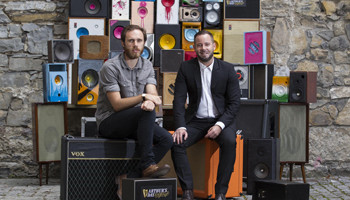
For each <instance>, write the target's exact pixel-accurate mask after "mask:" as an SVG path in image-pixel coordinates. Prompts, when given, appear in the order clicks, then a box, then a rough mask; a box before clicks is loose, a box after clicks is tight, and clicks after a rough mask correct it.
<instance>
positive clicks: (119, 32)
mask: <svg viewBox="0 0 350 200" xmlns="http://www.w3.org/2000/svg"><path fill="white" fill-rule="evenodd" d="M123 30H124V27H123V26H117V27H115V29H114V31H113V35H114V37H115V38H117V39H119V40H120V39H121V37H122V31H123Z"/></svg>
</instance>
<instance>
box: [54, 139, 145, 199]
mask: <svg viewBox="0 0 350 200" xmlns="http://www.w3.org/2000/svg"><path fill="white" fill-rule="evenodd" d="M136 149H137V143H136V142H135V141H134V140H110V139H103V138H87V137H84V138H81V137H73V136H65V137H62V161H61V191H60V193H61V195H60V196H61V199H103V200H115V199H118V198H117V189H118V187H117V184H116V183H115V178H116V176H118V175H121V174H126V173H128V172H130V171H133V170H134V169H135V168H136V167H137V165H138V163H139V153H138V152H137V151H136Z"/></svg>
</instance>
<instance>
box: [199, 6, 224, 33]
mask: <svg viewBox="0 0 350 200" xmlns="http://www.w3.org/2000/svg"><path fill="white" fill-rule="evenodd" d="M221 13H222V3H220V2H204V21H203V26H204V28H222V17H221Z"/></svg>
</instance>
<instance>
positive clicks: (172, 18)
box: [156, 0, 180, 24]
mask: <svg viewBox="0 0 350 200" xmlns="http://www.w3.org/2000/svg"><path fill="white" fill-rule="evenodd" d="M179 6H180V5H179V0H159V1H157V19H156V20H157V24H179Z"/></svg>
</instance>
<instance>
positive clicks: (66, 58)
mask: <svg viewBox="0 0 350 200" xmlns="http://www.w3.org/2000/svg"><path fill="white" fill-rule="evenodd" d="M47 50H48V60H49V63H73V62H74V50H73V40H49V41H47Z"/></svg>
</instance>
